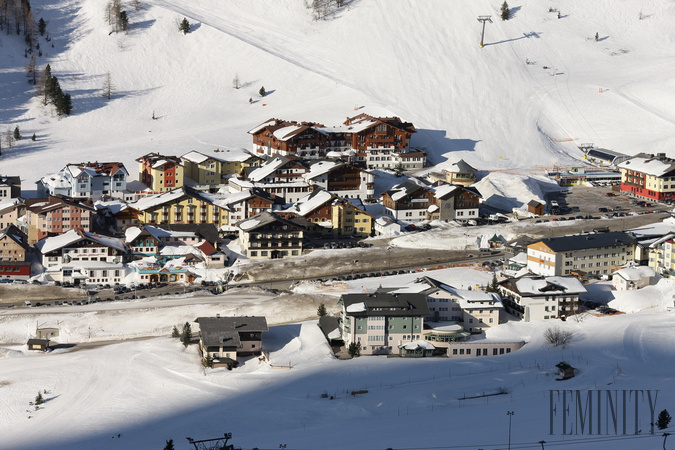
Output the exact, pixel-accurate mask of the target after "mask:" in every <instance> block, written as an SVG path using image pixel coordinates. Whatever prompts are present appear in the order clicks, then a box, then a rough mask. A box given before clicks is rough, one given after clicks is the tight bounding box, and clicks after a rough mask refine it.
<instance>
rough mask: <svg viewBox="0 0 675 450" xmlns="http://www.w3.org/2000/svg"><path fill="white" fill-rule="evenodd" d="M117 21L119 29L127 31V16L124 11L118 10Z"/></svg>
mask: <svg viewBox="0 0 675 450" xmlns="http://www.w3.org/2000/svg"><path fill="white" fill-rule="evenodd" d="M117 21H118V22H119V27H120V30H122V31H127V30H128V29H129V17H128V16H127V12H126V11H120V15H119V16H118V18H117Z"/></svg>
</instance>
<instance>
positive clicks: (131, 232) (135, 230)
mask: <svg viewBox="0 0 675 450" xmlns="http://www.w3.org/2000/svg"><path fill="white" fill-rule="evenodd" d="M142 232H143V230H141V229H140V228H139V227H129V228H127V229H126V230H125V231H124V239H125V240H126V241H127V242H132V241H133V240H134V239H136V238H137V237H138V236H140V235H141V233H142Z"/></svg>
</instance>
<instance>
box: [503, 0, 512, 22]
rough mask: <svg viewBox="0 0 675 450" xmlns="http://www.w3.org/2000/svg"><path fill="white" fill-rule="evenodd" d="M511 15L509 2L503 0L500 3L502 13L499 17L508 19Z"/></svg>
mask: <svg viewBox="0 0 675 450" xmlns="http://www.w3.org/2000/svg"><path fill="white" fill-rule="evenodd" d="M510 15H511V10H510V9H509V4H508V3H506V1H504V3H502V14H501V18H502V20H509V16H510Z"/></svg>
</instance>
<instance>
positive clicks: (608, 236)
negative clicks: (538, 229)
mask: <svg viewBox="0 0 675 450" xmlns="http://www.w3.org/2000/svg"><path fill="white" fill-rule="evenodd" d="M538 242H541V243H542V244H544V245H546V246H547V247H548V248H550V249H551V250H553V251H554V252H566V251H574V250H584V249H589V248H598V247H620V246H624V245H634V244H635V243H637V239H636V238H635V237H633V236H632V235H630V234H628V233H625V232H623V231H610V232H607V233H590V234H576V235H573V236H561V237H554V238H546V239H542V240H540V241H537V242H535V243H532V244H530V245H528V248H529V247H531V246H533V245H536V244H537V243H538Z"/></svg>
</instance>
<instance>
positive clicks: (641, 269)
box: [612, 266, 656, 281]
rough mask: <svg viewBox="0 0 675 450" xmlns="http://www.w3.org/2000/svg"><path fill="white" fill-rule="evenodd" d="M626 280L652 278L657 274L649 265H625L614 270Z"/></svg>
mask: <svg viewBox="0 0 675 450" xmlns="http://www.w3.org/2000/svg"><path fill="white" fill-rule="evenodd" d="M612 275H617V276H620V277H621V278H623V279H624V280H626V281H640V280H641V279H642V278H651V277H653V276H655V275H656V272H654V269H652V268H651V267H649V266H636V267H624V268H623V269H619V270H617V271H616V272H614V273H613V274H612Z"/></svg>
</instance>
